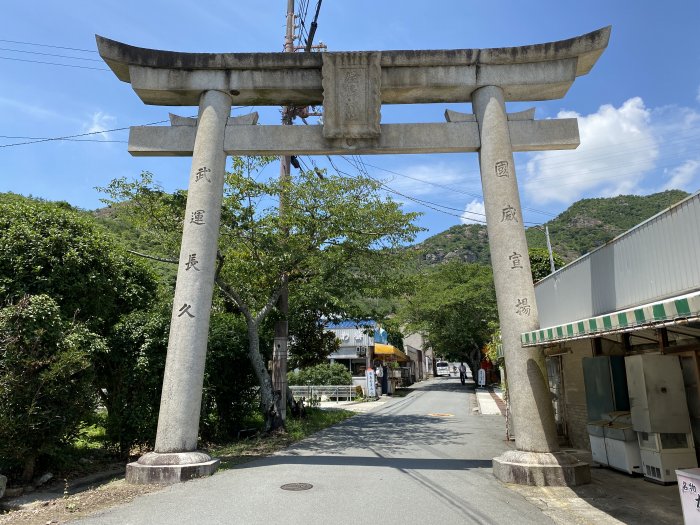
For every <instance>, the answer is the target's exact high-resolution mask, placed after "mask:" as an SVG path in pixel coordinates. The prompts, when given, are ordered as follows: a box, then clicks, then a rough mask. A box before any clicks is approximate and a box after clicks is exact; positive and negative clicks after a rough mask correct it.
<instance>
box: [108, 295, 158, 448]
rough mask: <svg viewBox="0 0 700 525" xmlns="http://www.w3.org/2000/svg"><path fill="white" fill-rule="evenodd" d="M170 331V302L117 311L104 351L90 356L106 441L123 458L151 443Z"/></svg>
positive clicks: (154, 433)
mask: <svg viewBox="0 0 700 525" xmlns="http://www.w3.org/2000/svg"><path fill="white" fill-rule="evenodd" d="M169 330H170V306H169V305H168V304H161V305H157V307H156V308H154V309H153V310H151V311H144V310H137V311H134V312H131V313H129V314H127V315H124V316H122V317H121V318H120V319H119V321H118V322H117V323H116V324H115V325H114V326H113V327H112V329H111V331H110V334H109V339H108V343H109V350H108V351H107V352H104V353H102V354H100V355H99V356H97V357H96V359H95V370H96V374H97V384H99V385H101V387H102V389H101V390H100V395H101V397H102V402H103V403H104V405H105V407H106V408H107V418H106V421H105V428H106V432H107V435H106V438H107V441H108V442H110V443H111V444H112V446H113V447H114V448H115V449H116V450H117V451H118V452H119V454H120V455H121V456H122V457H125V458H126V457H127V456H128V455H129V452H130V451H131V449H132V448H133V447H134V446H140V447H149V446H152V445H153V440H154V438H155V435H156V426H157V423H158V410H159V406H160V393H161V385H162V382H163V371H164V369H165V355H166V352H167V348H168V333H169Z"/></svg>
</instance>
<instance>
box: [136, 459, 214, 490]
mask: <svg viewBox="0 0 700 525" xmlns="http://www.w3.org/2000/svg"><path fill="white" fill-rule="evenodd" d="M220 462H221V461H220V460H219V459H216V458H215V459H212V458H211V457H210V456H209V455H208V454H206V453H204V452H198V451H195V452H172V453H166V454H159V453H157V452H149V453H148V454H144V455H143V456H141V458H139V460H138V461H135V462H133V463H129V464H128V465H127V466H126V482H127V483H132V484H135V485H146V484H151V483H158V484H163V485H173V484H175V483H181V482H183V481H189V480H191V479H195V478H203V477H206V476H211V475H212V474H213V473H214V472H216V469H217V468H218V467H219V463H220Z"/></svg>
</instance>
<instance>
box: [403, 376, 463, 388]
mask: <svg viewBox="0 0 700 525" xmlns="http://www.w3.org/2000/svg"><path fill="white" fill-rule="evenodd" d="M411 389H412V390H414V391H417V392H420V391H425V392H465V391H470V390H471V391H473V390H474V382H473V381H471V380H468V381H467V384H466V385H463V384H462V383H460V382H459V377H436V378H434V379H432V380H431V381H429V382H427V383H420V384H416V385H413V386H412V387H411Z"/></svg>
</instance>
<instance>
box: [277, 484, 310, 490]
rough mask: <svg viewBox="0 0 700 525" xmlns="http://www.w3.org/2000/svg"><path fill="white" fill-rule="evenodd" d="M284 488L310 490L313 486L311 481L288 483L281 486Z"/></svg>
mask: <svg viewBox="0 0 700 525" xmlns="http://www.w3.org/2000/svg"><path fill="white" fill-rule="evenodd" d="M280 488H281V489H282V490H309V489H310V488H313V485H312V484H311V483H287V484H286V485H282V486H281V487H280Z"/></svg>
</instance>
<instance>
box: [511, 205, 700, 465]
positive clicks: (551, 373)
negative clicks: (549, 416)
mask: <svg viewBox="0 0 700 525" xmlns="http://www.w3.org/2000/svg"><path fill="white" fill-rule="evenodd" d="M699 261H700V192H699V193H696V194H694V195H692V196H690V197H688V198H686V199H684V200H683V201H681V202H679V203H677V204H675V205H674V206H671V207H670V208H668V209H666V210H664V211H662V212H661V213H659V214H657V215H655V216H654V217H651V218H650V219H648V220H647V221H645V222H643V223H641V224H639V225H637V226H636V227H634V228H632V229H631V230H629V231H627V232H625V233H623V234H622V235H620V236H618V237H616V238H615V239H613V240H611V241H610V242H608V243H607V244H605V245H604V246H602V247H600V248H598V249H596V250H594V251H592V252H591V253H589V254H587V255H584V256H583V257H581V258H579V259H578V260H576V261H574V262H572V263H571V264H569V265H567V266H565V267H564V268H561V269H560V270H558V271H556V272H555V273H553V274H551V275H549V276H548V277H546V278H545V279H543V280H541V281H540V282H538V283H537V284H536V286H535V293H536V297H537V306H538V310H539V317H540V326H541V328H540V329H539V330H535V331H532V332H528V333H524V334H522V337H521V341H522V344H523V346H534V345H544V348H545V350H544V352H545V355H546V356H547V361H548V366H547V370H548V379H549V385H550V389H551V391H552V398H553V402H554V405H555V415H556V419H557V424H558V427H559V429H560V431H561V433H562V434H563V435H564V436H565V437H566V438H567V439H568V441H569V442H570V444H571V445H572V446H574V447H577V448H590V443H591V441H590V440H589V434H588V432H589V429H587V425H588V423H590V421H591V417H592V412H593V411H594V410H593V409H592V405H591V403H592V401H591V399H592V395H593V393H592V392H591V387H590V380H589V381H585V377H584V365H586V364H587V360H588V359H590V358H593V357H602V356H611V357H614V356H620V357H621V358H624V357H627V356H632V355H650V354H659V355H668V356H674V357H675V359H677V361H678V364H679V365H680V370H681V372H682V374H679V375H678V376H677V377H678V378H680V377H682V382H683V387H684V390H685V398H686V403H687V413H688V416H689V419H690V428H692V433H693V439H694V443H695V450H696V451H698V450H700V357H699V355H698V354H699V353H700V264H699ZM629 361H630V360H629V359H627V360H626V361H625V365H627V368H628V373H629ZM671 361H672V362H675V361H674V360H671ZM674 366H675V365H674ZM601 373H602V372H601ZM606 374H607V372H606ZM623 375H624V367H623ZM589 379H590V378H589ZM606 381H607V379H606ZM678 381H680V379H678ZM587 384H588V385H589V387H588V391H587V388H586V385H587ZM630 388H631V387H630ZM665 389H666V387H663V391H664V392H665V391H666V390H665ZM667 408H668V407H667ZM648 410H651V411H652V412H653V409H652V408H649V409H648ZM657 410H659V411H661V410H666V409H659V408H658V407H657ZM651 415H652V416H653V415H654V414H653V413H652V414H651ZM633 416H634V413H633ZM669 425H670V423H669ZM516 432H517V429H516Z"/></svg>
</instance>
